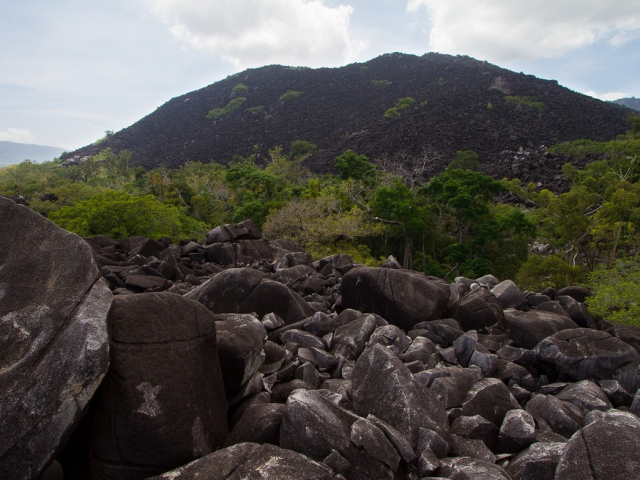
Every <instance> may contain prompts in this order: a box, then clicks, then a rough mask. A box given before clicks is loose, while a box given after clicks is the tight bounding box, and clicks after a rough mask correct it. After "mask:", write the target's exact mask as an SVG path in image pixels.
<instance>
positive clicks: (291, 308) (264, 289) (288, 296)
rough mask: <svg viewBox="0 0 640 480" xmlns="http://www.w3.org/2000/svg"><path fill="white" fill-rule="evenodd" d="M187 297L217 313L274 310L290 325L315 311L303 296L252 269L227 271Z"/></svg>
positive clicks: (259, 313) (259, 312)
mask: <svg viewBox="0 0 640 480" xmlns="http://www.w3.org/2000/svg"><path fill="white" fill-rule="evenodd" d="M185 296H186V297H187V298H190V299H192V300H196V301H197V302H200V303H202V304H203V305H205V306H206V307H207V308H208V309H209V310H211V311H212V312H214V313H254V312H255V313H257V314H258V316H260V317H263V316H264V315H266V314H267V313H275V314H276V315H278V316H279V317H281V318H282V319H283V320H284V321H285V323H287V324H290V323H293V322H297V321H298V320H302V319H303V318H307V317H310V316H311V315H313V314H314V311H313V309H312V308H311V307H310V306H309V304H308V303H307V302H305V301H304V300H303V299H302V297H301V296H300V295H298V294H297V293H295V292H294V291H293V290H291V289H290V288H288V287H287V286H286V285H283V284H282V283H280V282H277V281H275V280H271V279H270V278H269V275H268V274H266V273H263V272H260V271H258V270H253V269H251V268H232V269H229V270H224V271H222V272H220V273H219V274H217V275H216V276H215V277H213V278H212V279H211V280H209V281H207V282H205V283H203V284H202V285H200V286H199V287H197V288H195V289H194V290H192V291H191V292H189V293H188V294H187V295H185Z"/></svg>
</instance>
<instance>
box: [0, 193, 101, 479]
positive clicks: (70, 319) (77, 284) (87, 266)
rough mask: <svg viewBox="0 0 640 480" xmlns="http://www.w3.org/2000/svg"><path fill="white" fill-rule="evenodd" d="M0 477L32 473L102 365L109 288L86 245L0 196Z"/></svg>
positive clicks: (82, 406)
mask: <svg viewBox="0 0 640 480" xmlns="http://www.w3.org/2000/svg"><path fill="white" fill-rule="evenodd" d="M0 225H1V227H0V228H1V230H2V233H1V234H0V478H6V479H9V478H10V479H31V478H36V477H38V475H39V474H40V473H41V472H42V471H43V470H44V469H45V468H46V467H47V465H48V464H49V462H51V461H52V460H53V458H54V456H55V455H56V454H57V453H58V451H59V450H60V448H61V447H62V445H63V443H64V441H65V440H66V438H67V437H68V436H69V435H70V433H71V430H72V429H73V427H74V426H75V425H76V424H77V422H78V421H79V419H80V417H81V416H82V414H83V413H84V412H85V410H86V408H87V406H88V402H89V399H90V398H91V396H92V395H93V393H94V392H95V390H96V389H97V388H98V385H99V384H100V382H101V380H102V378H103V377H104V375H105V373H106V371H107V367H108V365H109V342H108V337H107V323H106V317H107V313H108V311H109V307H110V305H111V301H112V294H111V292H110V291H109V289H108V288H107V286H106V284H105V283H104V281H103V280H101V279H100V278H99V270H98V266H97V265H96V263H95V261H94V259H93V256H92V252H91V249H90V248H89V247H88V245H87V244H86V243H85V242H84V241H83V240H82V239H81V238H80V237H78V236H76V235H74V234H72V233H69V232H66V231H64V230H62V229H60V228H58V227H57V226H56V225H54V224H53V223H51V222H49V221H48V220H46V219H45V218H43V217H41V216H40V215H38V214H37V213H35V212H33V211H32V210H30V209H28V208H26V207H24V206H21V205H16V204H15V203H13V202H12V201H10V200H7V199H4V198H0Z"/></svg>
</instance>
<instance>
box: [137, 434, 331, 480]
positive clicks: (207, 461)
mask: <svg viewBox="0 0 640 480" xmlns="http://www.w3.org/2000/svg"><path fill="white" fill-rule="evenodd" d="M203 478H206V479H207V480H244V479H265V480H266V479H274V480H275V479H277V480H331V479H338V478H343V477H337V476H336V475H335V474H334V473H333V471H332V470H331V469H330V468H329V467H327V466H326V465H324V464H322V463H318V462H315V461H313V460H311V459H310V458H307V457H305V456H304V455H302V454H300V453H296V452H292V451H291V450H287V449H284V448H280V447H276V446H275V445H268V444H267V445H259V444H257V443H239V444H237V445H233V446H231V447H228V448H225V449H223V450H218V451H217V452H214V453H211V454H209V455H207V456H206V457H203V458H201V459H199V460H196V461H194V462H192V463H190V464H188V465H185V466H183V467H180V468H178V469H176V470H172V471H170V472H167V473H165V474H164V475H160V476H158V477H153V478H149V480H197V479H203Z"/></svg>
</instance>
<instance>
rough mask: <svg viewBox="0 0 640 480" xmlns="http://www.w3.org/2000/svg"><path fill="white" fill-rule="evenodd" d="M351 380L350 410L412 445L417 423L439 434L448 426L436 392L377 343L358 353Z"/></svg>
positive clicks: (416, 441)
mask: <svg viewBox="0 0 640 480" xmlns="http://www.w3.org/2000/svg"><path fill="white" fill-rule="evenodd" d="M352 383H353V387H352V388H353V410H354V411H355V412H356V413H357V414H358V415H360V416H365V415H369V414H371V415H374V416H376V417H377V418H379V419H380V420H383V421H385V422H387V423H388V424H389V425H391V426H392V427H394V428H396V429H398V430H399V431H401V432H404V433H405V434H406V435H407V436H408V437H409V438H410V440H411V443H412V445H413V446H416V445H417V443H418V436H419V432H420V427H423V428H427V429H430V430H433V431H436V432H438V433H440V434H444V433H446V431H447V430H448V423H447V415H446V412H445V410H444V407H443V405H442V404H441V403H440V401H439V400H438V398H437V397H436V395H435V394H434V393H433V392H431V391H430V390H429V389H428V388H427V387H426V386H425V385H424V384H422V383H421V382H419V381H418V380H416V379H415V378H414V376H413V374H412V373H411V372H410V371H409V369H408V368H407V367H406V366H405V365H404V363H402V361H401V360H400V359H399V358H398V357H396V356H395V355H393V353H391V352H390V351H389V350H387V349H386V348H384V347H383V346H381V345H380V344H376V345H373V346H371V347H369V348H367V349H366V350H365V351H364V352H363V353H362V355H360V358H358V361H357V362H356V366H355V368H354V369H353V372H352ZM505 388H506V387H505Z"/></svg>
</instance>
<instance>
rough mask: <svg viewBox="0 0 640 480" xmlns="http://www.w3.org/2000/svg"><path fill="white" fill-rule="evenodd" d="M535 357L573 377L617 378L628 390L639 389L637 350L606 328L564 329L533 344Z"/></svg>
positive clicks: (584, 378) (591, 378)
mask: <svg viewBox="0 0 640 480" xmlns="http://www.w3.org/2000/svg"><path fill="white" fill-rule="evenodd" d="M535 351H536V355H537V357H538V361H540V362H544V363H546V364H549V365H552V366H554V367H555V368H557V369H558V370H559V371H560V372H562V373H565V374H567V375H569V376H570V377H571V378H573V379H574V380H617V381H618V382H619V383H620V385H622V387H623V388H624V389H625V390H627V391H628V392H630V393H635V391H636V390H637V389H638V380H637V369H638V364H639V363H640V354H638V352H637V351H636V350H635V349H634V348H633V347H632V346H630V345H629V344H627V343H625V342H623V341H622V340H620V339H619V338H616V337H612V336H611V335H610V334H608V333H606V332H602V331H600V330H592V329H590V328H574V329H570V330H563V331H561V332H558V333H556V334H554V335H551V336H550V337H547V338H545V339H544V340H542V341H541V342H540V343H539V344H538V345H537V346H536V348H535Z"/></svg>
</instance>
